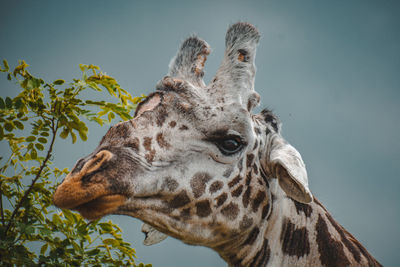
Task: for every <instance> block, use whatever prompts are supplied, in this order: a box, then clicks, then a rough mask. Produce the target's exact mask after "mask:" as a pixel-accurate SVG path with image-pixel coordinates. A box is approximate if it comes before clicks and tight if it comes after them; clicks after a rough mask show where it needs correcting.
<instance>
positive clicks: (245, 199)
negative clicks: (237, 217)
mask: <svg viewBox="0 0 400 267" xmlns="http://www.w3.org/2000/svg"><path fill="white" fill-rule="evenodd" d="M250 194H251V186H248V187H247V189H246V191H245V192H244V194H243V197H242V201H243V206H244V207H245V208H247V206H248V205H249V202H250Z"/></svg>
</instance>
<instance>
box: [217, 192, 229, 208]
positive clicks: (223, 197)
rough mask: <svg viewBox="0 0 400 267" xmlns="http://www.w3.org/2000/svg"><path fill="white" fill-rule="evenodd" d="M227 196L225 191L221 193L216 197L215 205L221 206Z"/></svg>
mask: <svg viewBox="0 0 400 267" xmlns="http://www.w3.org/2000/svg"><path fill="white" fill-rule="evenodd" d="M227 198H228V195H227V194H226V193H222V194H221V195H220V196H218V197H217V198H216V200H217V207H219V206H221V205H222V204H224V203H225V201H226V199H227Z"/></svg>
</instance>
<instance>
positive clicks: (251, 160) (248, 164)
mask: <svg viewBox="0 0 400 267" xmlns="http://www.w3.org/2000/svg"><path fill="white" fill-rule="evenodd" d="M253 160H254V155H253V154H250V155H247V159H246V166H247V168H250V167H251V164H253Z"/></svg>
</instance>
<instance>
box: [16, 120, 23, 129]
mask: <svg viewBox="0 0 400 267" xmlns="http://www.w3.org/2000/svg"><path fill="white" fill-rule="evenodd" d="M14 125H15V126H17V128H18V129H20V130H23V129H24V125H23V124H22V123H21V122H19V121H14Z"/></svg>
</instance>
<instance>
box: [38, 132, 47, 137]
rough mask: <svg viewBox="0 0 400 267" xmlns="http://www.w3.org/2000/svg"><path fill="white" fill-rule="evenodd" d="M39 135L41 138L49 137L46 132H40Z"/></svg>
mask: <svg viewBox="0 0 400 267" xmlns="http://www.w3.org/2000/svg"><path fill="white" fill-rule="evenodd" d="M40 135H41V136H49V133H48V132H41V133H40Z"/></svg>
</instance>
